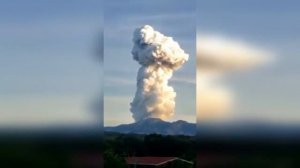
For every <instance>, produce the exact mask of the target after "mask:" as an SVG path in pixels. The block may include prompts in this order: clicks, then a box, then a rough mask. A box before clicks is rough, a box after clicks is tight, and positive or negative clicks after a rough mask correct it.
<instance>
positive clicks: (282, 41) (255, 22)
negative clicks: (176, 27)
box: [196, 0, 300, 123]
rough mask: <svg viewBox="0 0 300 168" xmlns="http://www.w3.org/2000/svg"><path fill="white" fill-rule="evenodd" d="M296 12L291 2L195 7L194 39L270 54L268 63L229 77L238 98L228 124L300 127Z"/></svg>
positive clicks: (233, 0)
mask: <svg viewBox="0 0 300 168" xmlns="http://www.w3.org/2000/svg"><path fill="white" fill-rule="evenodd" d="M299 6H300V2H299V1H291V0H287V1H259V0H246V1H239V0H228V1H217V0H211V1H198V3H197V17H196V18H197V19H196V21H197V33H210V34H218V35H222V36H226V37H231V38H233V39H241V40H243V41H246V42H249V43H250V44H254V45H256V46H259V47H261V48H263V49H267V50H269V51H271V52H273V53H275V61H274V63H272V64H270V65H267V66H266V67H264V68H259V69H256V70H253V71H250V72H245V73H244V72H243V73H239V74H231V75H230V76H229V78H228V85H229V86H230V87H231V88H232V90H234V92H235V94H236V96H237V97H238V98H239V107H238V108H237V109H236V111H234V113H233V114H234V118H236V119H241V118H243V119H248V120H249V119H250V120H251V119H255V120H268V121H272V122H288V123H297V122H299V121H300V113H299V108H300V104H299V99H300V89H299V86H300V78H299V72H300V57H299V53H300V48H299V44H300V33H299V30H300V20H299V15H300V10H299Z"/></svg>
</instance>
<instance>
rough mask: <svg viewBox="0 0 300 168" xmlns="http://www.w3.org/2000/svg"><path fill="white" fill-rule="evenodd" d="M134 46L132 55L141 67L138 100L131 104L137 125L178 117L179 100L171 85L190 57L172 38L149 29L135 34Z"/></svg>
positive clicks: (144, 28) (137, 31)
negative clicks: (173, 78) (176, 100)
mask: <svg viewBox="0 0 300 168" xmlns="http://www.w3.org/2000/svg"><path fill="white" fill-rule="evenodd" d="M133 43H134V46H133V49H132V51H131V53H132V55H133V59H134V60H136V61H137V62H138V63H139V64H140V65H141V67H140V69H139V71H138V74H137V90H136V93H135V97H134V99H133V101H132V102H131V104H130V105H131V108H130V111H131V112H132V116H133V118H134V120H135V121H139V120H142V119H145V118H160V119H168V118H170V117H171V116H173V115H174V110H175V97H176V92H175V91H174V89H173V88H172V87H171V86H169V85H168V81H169V79H170V78H171V77H172V75H173V71H174V70H177V69H179V68H180V67H181V66H182V65H183V64H184V63H185V62H186V61H187V60H188V57H189V56H188V54H186V53H185V52H184V51H183V50H182V49H181V48H180V46H179V44H178V43H177V42H176V41H174V40H173V38H172V37H167V36H164V35H163V34H161V33H160V32H158V31H155V30H154V29H153V28H152V27H151V26H149V25H145V26H143V27H141V28H138V29H136V30H135V31H134V35H133Z"/></svg>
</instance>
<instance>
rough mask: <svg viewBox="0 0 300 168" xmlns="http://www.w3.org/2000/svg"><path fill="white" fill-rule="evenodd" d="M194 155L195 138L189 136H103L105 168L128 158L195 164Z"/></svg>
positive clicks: (107, 134)
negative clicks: (159, 158) (172, 159)
mask: <svg viewBox="0 0 300 168" xmlns="http://www.w3.org/2000/svg"><path fill="white" fill-rule="evenodd" d="M196 153H197V151H196V140H195V137H190V136H164V135H158V134H151V135H138V134H118V133H106V134H105V136H104V165H106V166H107V167H114V164H115V163H116V162H118V164H119V163H120V164H121V162H122V160H121V159H120V158H124V157H128V156H173V157H179V158H182V159H185V160H189V161H192V162H194V163H195V159H196ZM105 158H109V159H105ZM123 163H125V161H124V160H123Z"/></svg>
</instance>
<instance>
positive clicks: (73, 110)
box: [0, 0, 103, 128]
mask: <svg viewBox="0 0 300 168" xmlns="http://www.w3.org/2000/svg"><path fill="white" fill-rule="evenodd" d="M0 2H1V6H0V27H1V28H0V36H1V38H0V84H1V87H0V115H1V117H0V127H1V128H2V127H20V128H24V127H35V128H39V127H51V126H56V127H57V126H59V125H67V126H68V125H87V126H88V125H95V124H99V122H100V118H99V116H100V115H99V114H97V112H95V111H93V110H92V108H91V107H92V106H93V105H92V104H93V103H94V102H95V101H96V100H98V99H99V94H100V88H101V87H100V86H101V80H102V78H101V66H100V62H99V53H97V50H98V48H99V46H100V43H99V40H100V38H99V37H100V36H101V33H102V28H103V14H102V12H103V10H102V3H101V1H99V0H89V1H85V2H84V3H83V1H81V0H71V1H59V0H53V1H47V0H41V1H36V0H28V1H20V0H11V1H0ZM95 116H97V117H95Z"/></svg>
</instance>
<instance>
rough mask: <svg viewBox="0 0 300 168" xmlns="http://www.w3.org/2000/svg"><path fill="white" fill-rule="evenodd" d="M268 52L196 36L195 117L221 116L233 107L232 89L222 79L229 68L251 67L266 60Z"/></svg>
mask: <svg viewBox="0 0 300 168" xmlns="http://www.w3.org/2000/svg"><path fill="white" fill-rule="evenodd" d="M271 55H272V54H270V53H269V52H267V51H265V50H262V49H259V48H257V47H253V46H252V45H250V44H246V43H244V42H241V41H237V40H232V39H228V38H224V37H217V36H198V37H197V120H198V121H199V120H200V121H208V120H214V121H217V120H222V119H224V117H228V116H229V115H228V114H229V112H230V111H231V110H232V109H233V107H234V103H235V101H234V96H233V93H232V91H231V90H230V89H229V88H228V86H226V85H225V84H224V83H223V79H224V78H225V77H224V76H225V75H228V73H229V72H231V71H242V70H246V69H253V68H255V67H257V66H258V65H263V64H265V63H267V62H269V61H270V58H271Z"/></svg>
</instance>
